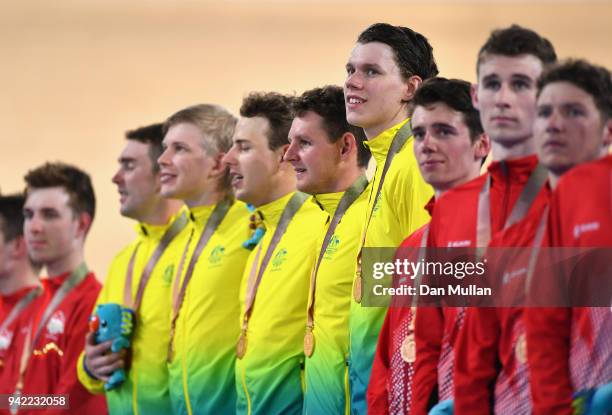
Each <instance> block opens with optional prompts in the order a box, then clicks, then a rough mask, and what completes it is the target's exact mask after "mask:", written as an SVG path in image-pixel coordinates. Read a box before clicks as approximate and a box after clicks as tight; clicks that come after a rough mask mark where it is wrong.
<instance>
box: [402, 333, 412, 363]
mask: <svg viewBox="0 0 612 415" xmlns="http://www.w3.org/2000/svg"><path fill="white" fill-rule="evenodd" d="M401 354H402V359H403V360H404V362H406V363H414V361H415V360H416V342H415V341H414V333H410V334H409V335H407V336H406V337H405V338H404V341H402V346H401Z"/></svg>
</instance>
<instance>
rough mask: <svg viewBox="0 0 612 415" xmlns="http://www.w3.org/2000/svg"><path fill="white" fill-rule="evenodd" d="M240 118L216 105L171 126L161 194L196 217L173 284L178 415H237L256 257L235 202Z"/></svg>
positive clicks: (172, 360)
mask: <svg viewBox="0 0 612 415" xmlns="http://www.w3.org/2000/svg"><path fill="white" fill-rule="evenodd" d="M235 126H236V118H235V117H234V116H233V115H232V114H230V113H229V112H228V111H227V110H226V109H224V108H222V107H220V106H218V105H211V104H200V105H194V106H191V107H187V108H185V109H182V110H180V111H178V112H176V113H175V114H173V115H172V116H170V117H169V118H168V120H167V121H166V123H165V126H164V128H165V130H166V134H165V137H164V141H163V144H164V147H165V150H164V152H163V154H162V155H161V156H160V157H159V159H158V161H159V165H160V169H161V172H160V177H161V193H162V195H164V196H165V197H169V198H175V199H180V200H182V201H184V202H185V204H186V205H187V207H188V209H189V215H188V216H189V225H188V226H187V228H186V229H185V232H182V233H181V235H179V236H178V240H177V241H178V242H177V243H178V244H179V245H180V246H181V250H180V251H179V255H178V256H177V258H176V262H175V265H176V267H175V269H174V279H173V281H172V284H173V287H172V299H171V301H172V302H171V306H172V307H171V316H170V318H171V320H170V324H171V326H170V335H169V341H170V345H169V348H168V353H167V356H166V354H164V358H167V359H168V368H169V372H170V379H169V382H170V398H171V400H172V409H173V412H174V413H175V414H192V413H195V414H221V413H223V414H225V413H232V412H233V411H234V410H235V405H236V389H235V384H234V377H233V376H234V360H235V355H234V348H235V344H236V339H237V338H238V334H239V330H238V327H237V325H236V322H237V321H238V319H239V315H240V314H239V313H240V303H239V288H240V281H241V279H242V271H243V268H244V264H245V261H246V259H247V256H248V254H249V252H248V251H247V250H246V249H244V248H243V246H242V242H243V241H244V240H245V239H246V238H247V233H248V211H247V209H246V206H245V205H244V204H243V203H241V202H237V201H235V200H234V198H233V195H232V192H231V188H230V186H229V176H228V171H227V167H226V166H225V165H224V164H223V163H222V161H221V159H222V158H223V156H224V155H225V153H226V152H227V151H228V150H229V148H230V146H231V143H232V141H231V140H232V134H233V133H234V128H235Z"/></svg>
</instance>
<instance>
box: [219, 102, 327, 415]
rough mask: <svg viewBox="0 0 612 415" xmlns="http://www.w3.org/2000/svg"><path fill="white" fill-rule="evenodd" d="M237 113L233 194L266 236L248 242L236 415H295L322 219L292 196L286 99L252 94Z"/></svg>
mask: <svg viewBox="0 0 612 415" xmlns="http://www.w3.org/2000/svg"><path fill="white" fill-rule="evenodd" d="M240 115H241V117H240V119H239V121H238V125H237V126H236V132H235V134H234V138H233V142H234V144H233V146H232V148H231V150H230V151H229V152H228V153H227V155H226V156H225V162H226V163H227V164H228V165H229V169H230V175H231V178H232V186H233V188H234V191H235V192H236V197H237V198H238V199H240V200H242V201H244V202H246V203H249V204H251V205H253V206H254V207H255V209H256V210H255V212H254V214H253V220H254V223H253V225H254V226H258V227H260V228H261V229H265V234H264V235H263V238H262V239H261V240H260V241H251V242H252V244H251V245H250V246H251V248H253V251H252V252H251V255H250V256H249V259H248V261H247V265H246V267H245V269H244V279H243V282H242V288H241V292H240V300H241V317H240V324H241V325H240V326H239V327H240V328H241V334H240V338H239V339H238V344H237V345H236V354H237V357H238V360H237V361H236V388H237V390H238V402H237V406H236V412H237V413H238V414H249V415H250V414H257V415H276V414H278V415H280V414H283V415H285V414H301V413H302V404H303V386H302V376H303V373H302V371H303V365H304V348H303V347H304V346H303V345H304V342H303V340H304V327H305V326H306V305H307V300H308V282H309V277H310V272H311V270H312V266H313V262H314V259H315V258H314V256H315V252H316V251H317V241H318V239H319V237H320V234H321V232H322V229H323V226H324V223H325V219H326V217H325V216H326V215H324V214H323V212H321V209H320V208H319V207H318V206H316V205H315V204H313V203H311V202H308V201H307V200H306V199H307V198H308V196H307V195H305V194H304V193H300V192H296V191H295V183H296V178H295V173H294V171H293V168H292V167H291V165H290V164H289V162H288V161H286V160H285V159H284V155H285V151H286V150H287V147H288V146H289V141H288V138H287V137H288V133H289V128H290V126H291V121H292V118H293V117H292V112H291V98H290V97H287V96H284V95H281V94H277V93H273V92H269V93H252V94H250V95H248V96H247V97H246V98H245V99H244V100H243V102H242V106H241V107H240ZM304 172H305V170H303V171H302V173H304ZM305 176H306V175H305V174H302V177H303V178H304V177H305ZM255 244H256V245H255Z"/></svg>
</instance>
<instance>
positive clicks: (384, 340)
mask: <svg viewBox="0 0 612 415" xmlns="http://www.w3.org/2000/svg"><path fill="white" fill-rule="evenodd" d="M393 310H394V309H393V308H389V311H387V315H386V316H385V321H384V323H383V325H382V328H381V330H380V334H379V335H378V344H377V345H376V353H375V354H374V363H373V364H372V372H371V374H370V384H369V385H368V391H367V394H366V401H367V403H368V414H371V415H387V414H388V413H389V396H388V391H387V384H388V379H387V378H388V376H389V360H390V356H389V354H390V353H391V352H390V351H391V335H392V333H391V318H392V313H393Z"/></svg>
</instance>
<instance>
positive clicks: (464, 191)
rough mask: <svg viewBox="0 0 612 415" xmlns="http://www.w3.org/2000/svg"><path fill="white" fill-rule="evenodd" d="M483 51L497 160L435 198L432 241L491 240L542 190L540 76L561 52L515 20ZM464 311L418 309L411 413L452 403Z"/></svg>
mask: <svg viewBox="0 0 612 415" xmlns="http://www.w3.org/2000/svg"><path fill="white" fill-rule="evenodd" d="M478 56H479V58H478V85H477V87H476V88H475V89H474V93H473V100H474V106H475V107H476V108H478V109H479V110H480V117H481V120H482V124H483V126H484V130H485V132H486V133H487V134H488V135H489V137H490V138H491V141H492V155H493V162H492V164H491V165H490V166H489V169H488V173H487V174H485V175H483V176H481V177H479V178H476V179H474V180H472V181H470V182H468V183H466V184H465V185H463V186H460V187H458V188H456V189H453V190H451V191H449V192H447V193H445V194H444V195H443V196H442V197H440V198H439V199H438V200H437V202H436V208H435V210H434V214H433V217H432V220H431V224H430V234H429V240H428V247H433V248H435V247H486V246H487V245H488V242H489V240H491V239H492V238H495V235H496V234H497V233H498V232H500V231H501V230H503V229H505V228H507V227H509V226H511V225H512V224H513V223H516V222H518V221H519V220H520V219H521V218H522V217H524V216H525V214H526V213H527V212H526V211H527V210H528V207H529V206H530V205H531V204H533V203H536V202H535V201H537V200H538V198H540V197H541V194H540V189H541V188H542V186H543V182H544V180H545V178H546V177H545V174H542V171H541V169H536V166H537V159H536V157H535V155H533V152H534V147H533V140H532V125H533V119H534V117H535V92H536V90H535V83H536V79H537V77H538V76H539V75H540V73H541V72H542V69H543V67H544V65H545V64H548V63H550V62H553V61H554V60H555V59H556V55H555V52H554V50H553V48H552V45H551V44H550V42H549V41H548V40H546V39H544V38H542V37H540V36H539V35H538V34H537V33H535V32H533V31H531V30H528V29H524V28H521V27H518V26H512V27H509V28H506V29H503V30H497V31H494V32H493V33H492V34H491V36H490V37H489V39H488V40H487V42H486V43H485V45H484V46H483V47H482V48H481V50H480V52H479V55H478ZM528 182H529V184H528ZM525 189H528V190H527V191H525ZM519 199H520V202H521V203H516V202H517V201H518V200H519ZM537 203H539V202H537ZM459 206H460V207H461V210H460V213H458V207H459ZM479 213H480V214H479ZM479 218H480V220H479ZM477 230H479V232H477ZM464 316H465V309H464V308H461V307H442V308H426V309H425V308H424V309H423V310H419V311H417V317H416V346H417V360H416V371H415V378H414V385H415V386H414V401H413V413H415V414H424V413H427V412H428V411H429V409H430V408H431V406H432V405H433V404H436V402H438V403H437V404H436V405H435V406H434V407H433V408H432V413H447V412H448V410H449V409H451V408H452V406H453V405H452V399H453V367H454V365H455V363H457V364H465V363H467V362H465V361H458V360H457V359H455V355H454V350H453V349H454V347H455V344H456V341H457V338H458V337H459V334H460V329H461V327H462V326H463V320H464ZM459 410H461V409H460V408H459Z"/></svg>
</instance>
